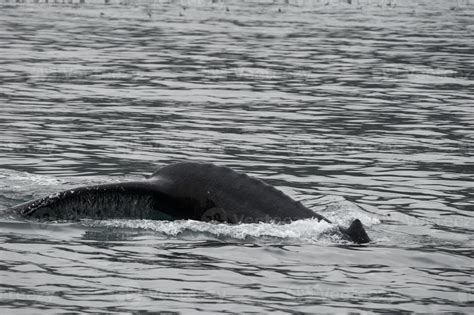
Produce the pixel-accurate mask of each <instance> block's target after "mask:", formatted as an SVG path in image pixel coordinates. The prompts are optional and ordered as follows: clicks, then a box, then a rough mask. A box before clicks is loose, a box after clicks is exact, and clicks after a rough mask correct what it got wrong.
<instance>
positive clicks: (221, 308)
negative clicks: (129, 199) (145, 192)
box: [0, 0, 474, 314]
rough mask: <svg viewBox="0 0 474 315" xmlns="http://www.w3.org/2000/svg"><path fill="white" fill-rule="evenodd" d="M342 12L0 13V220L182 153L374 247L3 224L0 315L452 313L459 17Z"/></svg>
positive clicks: (463, 257)
mask: <svg viewBox="0 0 474 315" xmlns="http://www.w3.org/2000/svg"><path fill="white" fill-rule="evenodd" d="M353 2H354V4H351V5H349V4H347V3H342V2H338V1H332V2H331V3H330V4H328V5H324V3H323V2H318V1H315V2H314V3H313V2H309V1H306V2H299V3H297V5H295V3H296V2H295V3H293V4H291V5H284V4H282V5H268V4H252V3H245V4H242V3H240V2H229V3H227V4H222V3H216V4H211V3H210V2H209V3H208V2H204V1H201V2H194V3H193V2H192V1H188V2H186V6H185V7H183V6H181V5H178V4H176V3H169V4H167V3H162V4H154V5H119V4H118V3H114V4H112V5H108V6H106V5H101V4H99V3H98V2H97V3H95V4H94V3H90V2H89V3H87V4H83V5H77V4H73V5H68V4H45V3H40V4H29V3H26V4H16V3H11V2H10V3H5V2H2V4H1V6H0V43H1V44H0V208H6V207H8V206H11V205H14V204H17V203H19V202H23V201H27V200H29V199H32V198H36V197H41V196H43V195H46V194H49V193H53V192H56V191H60V190H63V189H68V188H72V187H76V186H81V185H90V184H96V183H103V182H112V181H119V180H133V179H137V178H141V177H142V176H144V175H147V174H150V173H151V172H153V171H154V170H155V169H156V168H158V167H160V166H163V165H166V164H168V163H171V162H175V161H179V160H183V159H190V160H195V161H206V162H213V163H217V164H220V165H226V166H230V167H232V168H235V169H236V170H239V171H243V172H246V173H248V174H250V175H253V176H258V177H260V178H263V179H265V180H266V181H268V182H269V183H271V184H273V185H275V186H277V187H278V188H279V189H281V190H283V191H284V192H285V193H287V194H289V195H290V196H292V197H294V198H295V199H297V200H300V201H302V202H303V203H304V204H305V205H307V206H308V207H310V208H312V209H313V210H315V211H317V212H319V213H322V214H324V215H326V216H328V217H330V218H331V219H333V220H335V221H336V222H338V223H341V224H347V222H349V221H350V220H351V219H353V218H355V217H358V218H360V219H361V220H362V221H363V223H364V224H365V225H366V226H367V229H368V233H369V235H370V236H371V237H372V239H373V243H371V244H369V245H368V246H352V245H350V244H347V243H345V242H344V241H343V240H340V239H337V238H334V237H331V236H330V235H327V233H325V231H327V229H328V227H327V226H325V225H324V224H322V223H318V222H315V221H312V220H304V221H297V222H293V223H292V224H289V225H283V226H282V225H272V224H254V225H252V224H244V225H239V226H228V225H224V224H219V225H218V224H211V223H200V222H193V221H182V222H152V221H133V220H129V221H123V220H122V221H120V220H105V221H99V222H98V221H84V222H79V223H69V222H60V223H54V224H44V223H38V222H24V221H21V220H18V219H11V218H8V217H3V218H2V220H1V222H0V226H1V228H0V239H1V242H0V258H1V259H0V261H1V262H0V297H1V298H0V307H1V308H2V311H3V312H6V313H14V312H18V313H25V312H26V313H36V312H42V313H46V312H48V313H53V312H58V311H72V312H74V311H82V312H138V311H152V310H153V311H157V310H162V311H173V312H182V313H188V312H205V313H212V312H238V313H240V312H259V313H262V312H270V311H272V312H273V311H275V312H281V313H289V312H310V313H315V312H320V313H323V312H325V313H327V312H330V313H334V312H338V313H339V312H385V311H403V312H423V313H433V312H444V311H450V312H453V311H454V312H459V313H466V314H467V313H472V311H473V301H474V298H473V282H472V279H473V273H474V272H473V268H472V266H473V256H474V253H473V243H474V242H473V237H472V235H473V228H472V226H473V224H474V214H473V188H474V187H473V186H474V184H473V180H472V178H473V169H474V168H473V164H474V163H473V151H472V147H473V144H474V139H473V138H474V133H473V130H474V129H473V123H472V122H473V121H474V113H473V100H472V95H473V92H474V87H473V76H472V73H473V72H472V71H473V56H472V51H474V47H473V46H474V42H473V40H472V34H473V31H474V29H473V24H472V20H473V18H474V9H473V8H474V7H473V5H472V4H466V3H465V1H460V2H459V5H457V4H456V3H454V4H452V3H448V2H447V1H402V0H399V1H396V6H395V7H394V8H393V7H389V6H386V5H382V6H378V5H377V3H378V1H360V3H361V5H358V4H357V3H356V1H353ZM226 7H228V9H229V11H227V10H226ZM278 8H281V11H282V12H278Z"/></svg>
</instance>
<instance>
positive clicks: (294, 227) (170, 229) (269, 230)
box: [83, 219, 340, 241]
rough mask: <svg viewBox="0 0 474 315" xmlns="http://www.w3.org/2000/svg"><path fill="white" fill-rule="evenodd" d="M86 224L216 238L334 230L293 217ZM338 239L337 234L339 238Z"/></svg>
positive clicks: (313, 235) (303, 236)
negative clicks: (267, 220) (238, 221)
mask: <svg viewBox="0 0 474 315" xmlns="http://www.w3.org/2000/svg"><path fill="white" fill-rule="evenodd" d="M83 224H84V225H86V226H89V227H90V226H93V227H94V226H95V227H109V228H110V227H112V228H129V229H144V230H151V231H155V232H158V233H160V234H164V235H166V236H171V237H179V236H182V235H184V234H189V233H190V232H191V233H198V234H205V235H211V236H214V237H217V238H221V239H222V238H224V239H225V238H232V239H238V240H244V239H247V238H269V237H270V238H278V239H298V240H302V241H316V240H321V238H325V239H327V237H326V236H329V235H331V238H332V237H333V234H334V233H331V232H335V231H337V226H336V225H334V224H329V223H327V222H323V221H322V222H318V220H316V219H307V220H297V221H294V222H291V223H288V224H276V223H250V224H236V225H231V224H225V223H212V222H200V221H194V220H180V221H153V220H105V221H91V220H87V221H83ZM339 238H340V237H339Z"/></svg>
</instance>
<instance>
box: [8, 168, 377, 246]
mask: <svg viewBox="0 0 474 315" xmlns="http://www.w3.org/2000/svg"><path fill="white" fill-rule="evenodd" d="M6 211H7V212H10V213H12V214H18V215H20V216H22V217H25V218H31V219H40V220H72V221H75V220H80V219H84V218H89V219H151V220H186V219H192V220H198V221H219V222H227V223H231V224H237V223H258V222H274V223H289V222H291V221H294V220H298V219H309V218H316V219H318V220H319V221H321V220H322V221H326V222H328V223H331V221H329V220H328V219H326V218H325V217H323V216H322V215H320V214H317V213H315V212H313V211H312V210H310V209H308V208H307V207H305V206H304V205H303V204H301V203H300V202H297V201H295V200H293V199H292V198H290V197H289V196H287V195H285V194H284V193H283V192H281V191H280V190H278V189H276V188H274V187H273V186H271V185H269V184H267V183H265V182H264V181H262V180H260V179H257V178H254V177H250V176H248V175H246V174H243V173H240V172H236V171H234V170H232V169H230V168H228V167H224V166H217V165H214V164H210V163H198V162H179V163H174V164H170V165H167V166H165V167H162V168H160V169H159V170H158V171H156V172H155V173H153V174H152V175H151V176H149V177H147V178H146V179H143V180H140V181H131V182H118V183H110V184H103V185H94V186H85V187H78V188H75V189H70V190H66V191H62V192H59V193H55V194H52V195H49V196H46V197H43V198H40V199H36V200H33V201H29V202H26V203H23V204H20V205H17V206H14V207H12V208H9V209H7V210H6ZM339 230H340V232H341V233H342V235H343V238H345V239H348V240H350V241H352V242H354V243H358V244H363V243H368V242H370V238H369V237H368V235H367V232H366V231H365V229H364V227H363V225H362V223H361V222H360V220H358V219H356V220H354V221H353V222H352V224H351V225H350V226H349V227H348V228H343V227H339Z"/></svg>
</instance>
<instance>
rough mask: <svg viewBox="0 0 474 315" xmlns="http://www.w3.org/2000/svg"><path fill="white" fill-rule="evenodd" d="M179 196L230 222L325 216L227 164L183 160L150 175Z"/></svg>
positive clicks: (203, 210)
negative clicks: (215, 212)
mask: <svg viewBox="0 0 474 315" xmlns="http://www.w3.org/2000/svg"><path fill="white" fill-rule="evenodd" d="M150 180H154V181H157V182H159V183H160V184H159V185H161V186H162V187H160V189H161V190H162V191H163V192H164V193H165V194H168V195H171V196H173V197H176V198H189V199H192V200H194V201H195V202H196V203H197V204H198V205H199V208H201V212H202V213H206V211H208V210H211V212H212V211H218V212H219V213H220V215H223V216H225V219H226V220H227V221H230V222H258V221H280V222H283V221H288V220H295V219H302V218H311V217H316V218H318V219H320V220H321V219H324V220H326V219H325V218H324V217H322V216H321V215H318V214H316V213H315V212H313V211H311V210H310V209H308V208H306V207H305V206H304V205H302V204H301V203H300V202H297V201H295V200H293V199H292V198H290V197H289V196H287V195H285V194H284V193H283V192H282V191H280V190H278V189H276V188H274V187H273V186H271V185H269V184H267V183H265V182H264V181H263V180H260V179H257V178H254V177H251V176H248V175H246V174H244V173H239V172H236V171H234V170H232V169H231V168H228V167H225V166H218V165H215V164H209V163H197V162H180V163H175V164H171V165H168V166H165V167H163V168H161V169H159V170H158V171H156V172H155V173H153V174H152V175H151V177H150Z"/></svg>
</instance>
